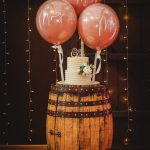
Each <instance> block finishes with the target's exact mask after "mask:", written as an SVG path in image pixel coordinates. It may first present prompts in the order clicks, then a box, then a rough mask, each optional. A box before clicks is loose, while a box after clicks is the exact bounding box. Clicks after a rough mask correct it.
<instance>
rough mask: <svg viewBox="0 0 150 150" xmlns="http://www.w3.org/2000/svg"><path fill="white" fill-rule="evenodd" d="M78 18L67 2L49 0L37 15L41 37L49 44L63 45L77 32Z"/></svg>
mask: <svg viewBox="0 0 150 150" xmlns="http://www.w3.org/2000/svg"><path fill="white" fill-rule="evenodd" d="M76 25H77V16H76V13H75V11H74V8H73V7H72V6H71V4H69V3H68V2H66V1H65V0H48V1H46V2H44V3H43V4H42V6H41V7H40V8H39V10H38V12H37V15H36V26H37V29H38V31H39V33H40V35H41V36H42V37H43V38H44V39H45V40H46V41H48V42H49V43H52V44H57V45H58V44H62V43H64V42H65V41H67V40H68V39H69V38H71V36H72V35H73V33H74V32H75V29H76Z"/></svg>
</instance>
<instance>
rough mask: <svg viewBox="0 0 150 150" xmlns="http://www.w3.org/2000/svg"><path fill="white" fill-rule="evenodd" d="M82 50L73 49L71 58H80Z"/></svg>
mask: <svg viewBox="0 0 150 150" xmlns="http://www.w3.org/2000/svg"><path fill="white" fill-rule="evenodd" d="M80 56H81V49H77V48H73V49H72V51H71V57H80Z"/></svg>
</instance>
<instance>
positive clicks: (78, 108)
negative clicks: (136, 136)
mask: <svg viewBox="0 0 150 150" xmlns="http://www.w3.org/2000/svg"><path fill="white" fill-rule="evenodd" d="M46 136H47V144H48V149H50V150H110V149H111V145H112V136H113V120H112V114H111V104H110V98H109V95H108V90H107V87H106V86H102V85H95V86H90V87H89V86H67V85H53V86H52V88H51V91H50V93H49V100H48V111H47V121H46Z"/></svg>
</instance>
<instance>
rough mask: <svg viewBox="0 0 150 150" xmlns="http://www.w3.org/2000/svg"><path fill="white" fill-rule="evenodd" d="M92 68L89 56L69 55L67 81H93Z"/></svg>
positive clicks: (66, 71)
mask: <svg viewBox="0 0 150 150" xmlns="http://www.w3.org/2000/svg"><path fill="white" fill-rule="evenodd" d="M91 77H92V69H91V67H90V66H89V58H88V57H67V70H65V83H67V84H76V85H84V84H89V83H90V82H91Z"/></svg>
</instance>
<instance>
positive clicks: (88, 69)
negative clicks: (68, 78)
mask: <svg viewBox="0 0 150 150" xmlns="http://www.w3.org/2000/svg"><path fill="white" fill-rule="evenodd" d="M92 69H93V65H87V64H83V65H81V66H80V71H79V75H82V76H87V75H91V74H92Z"/></svg>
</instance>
